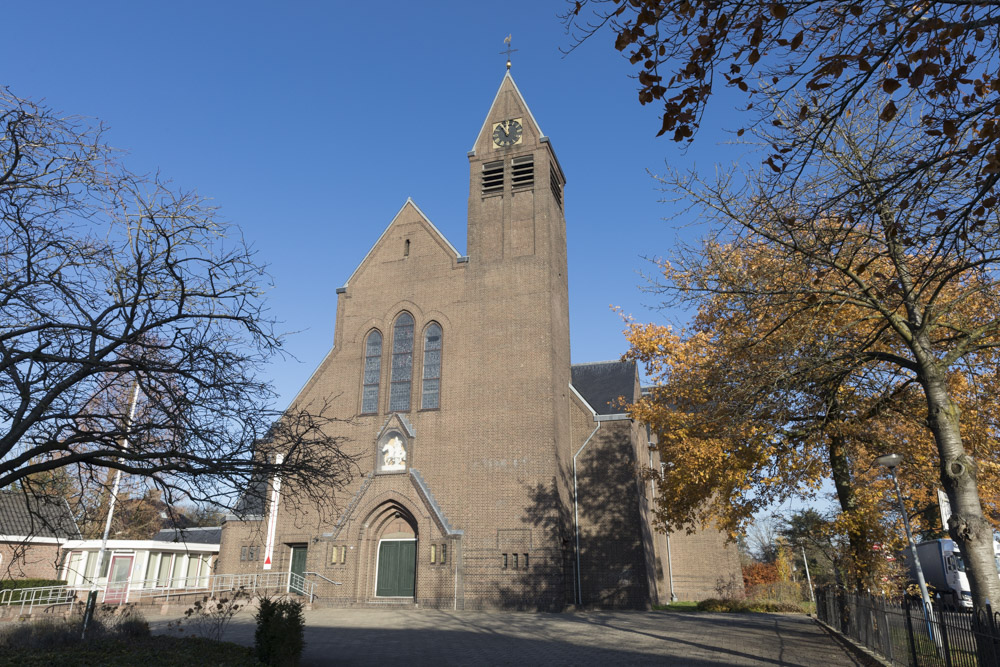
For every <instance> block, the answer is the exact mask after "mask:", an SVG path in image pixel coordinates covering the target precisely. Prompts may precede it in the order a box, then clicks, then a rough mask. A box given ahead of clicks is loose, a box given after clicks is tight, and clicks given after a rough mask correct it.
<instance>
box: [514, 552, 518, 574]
mask: <svg viewBox="0 0 1000 667" xmlns="http://www.w3.org/2000/svg"><path fill="white" fill-rule="evenodd" d="M514 569H515V570H516V569H517V554H514Z"/></svg>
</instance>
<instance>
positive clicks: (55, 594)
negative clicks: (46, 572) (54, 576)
mask: <svg viewBox="0 0 1000 667" xmlns="http://www.w3.org/2000/svg"><path fill="white" fill-rule="evenodd" d="M75 601H76V589H75V588H73V587H72V586H36V587H34V588H6V589H4V590H2V591H0V606H7V607H9V606H14V605H17V604H20V605H21V613H22V614H23V613H24V609H25V607H27V608H28V609H29V610H31V609H34V608H35V607H48V606H52V605H60V604H73V603H74V602H75Z"/></svg>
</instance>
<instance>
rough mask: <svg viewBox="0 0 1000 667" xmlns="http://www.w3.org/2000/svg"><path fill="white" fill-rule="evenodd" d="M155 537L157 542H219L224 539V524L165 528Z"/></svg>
mask: <svg viewBox="0 0 1000 667" xmlns="http://www.w3.org/2000/svg"><path fill="white" fill-rule="evenodd" d="M153 539H154V540H156V541H157V542H180V543H183V544H219V543H220V542H221V541H222V526H208V527H204V528H164V529H163V530H161V531H160V532H158V533H157V534H156V535H154V536H153Z"/></svg>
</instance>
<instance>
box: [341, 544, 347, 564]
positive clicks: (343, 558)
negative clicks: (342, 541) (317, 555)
mask: <svg viewBox="0 0 1000 667" xmlns="http://www.w3.org/2000/svg"><path fill="white" fill-rule="evenodd" d="M346 562H347V547H340V564H341V565H343V564H344V563H346Z"/></svg>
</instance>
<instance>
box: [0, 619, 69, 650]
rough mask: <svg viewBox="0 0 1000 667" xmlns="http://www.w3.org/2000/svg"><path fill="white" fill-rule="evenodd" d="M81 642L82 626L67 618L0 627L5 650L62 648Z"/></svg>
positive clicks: (29, 621)
mask: <svg viewBox="0 0 1000 667" xmlns="http://www.w3.org/2000/svg"><path fill="white" fill-rule="evenodd" d="M79 642H80V626H79V625H78V624H76V623H73V622H71V621H69V620H67V619H65V618H41V619H38V620H25V621H18V622H17V623H5V624H4V626H3V628H2V629H0V648H3V649H4V652H7V651H35V650H39V649H51V648H62V647H64V646H72V645H74V644H78V643H79Z"/></svg>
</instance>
